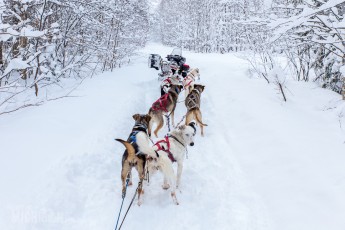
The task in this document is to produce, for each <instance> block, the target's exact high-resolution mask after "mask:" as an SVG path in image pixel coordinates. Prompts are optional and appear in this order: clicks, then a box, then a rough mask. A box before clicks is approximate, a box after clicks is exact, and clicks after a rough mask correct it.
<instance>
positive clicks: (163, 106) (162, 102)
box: [151, 93, 169, 113]
mask: <svg viewBox="0 0 345 230" xmlns="http://www.w3.org/2000/svg"><path fill="white" fill-rule="evenodd" d="M168 97H169V93H166V94H164V95H163V96H161V97H160V98H159V99H158V100H157V101H155V102H154V103H153V104H152V107H151V108H152V109H153V110H154V111H157V110H163V111H164V112H166V113H167V112H168V110H167V106H168Z"/></svg>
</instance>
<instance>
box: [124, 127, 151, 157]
mask: <svg viewBox="0 0 345 230" xmlns="http://www.w3.org/2000/svg"><path fill="white" fill-rule="evenodd" d="M139 132H145V133H146V134H147V126H146V125H144V124H140V123H136V124H135V125H134V127H133V130H132V132H131V133H130V134H129V137H128V140H127V141H128V142H129V143H130V144H131V145H132V146H133V148H134V150H135V155H139V154H141V153H142V152H140V151H139V146H138V144H137V134H138V133H139Z"/></svg>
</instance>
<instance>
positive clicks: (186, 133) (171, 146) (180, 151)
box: [148, 122, 196, 205]
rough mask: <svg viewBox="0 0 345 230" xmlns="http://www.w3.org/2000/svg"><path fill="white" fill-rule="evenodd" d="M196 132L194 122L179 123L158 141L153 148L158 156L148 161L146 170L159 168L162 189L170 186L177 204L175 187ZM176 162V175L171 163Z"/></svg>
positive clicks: (152, 170) (179, 179) (177, 184)
mask: <svg viewBox="0 0 345 230" xmlns="http://www.w3.org/2000/svg"><path fill="white" fill-rule="evenodd" d="M195 133H196V128H195V123H194V122H192V123H190V124H188V125H181V126H179V127H178V128H176V129H174V130H173V131H172V132H171V133H169V134H167V135H166V136H165V138H164V139H162V140H160V141H158V142H157V143H156V144H155V145H154V146H153V148H154V149H155V150H156V151H157V152H158V154H159V158H156V159H155V160H149V161H148V170H149V172H150V173H154V172H155V171H157V170H159V171H161V172H162V173H163V175H164V182H163V186H162V187H163V189H169V188H171V197H172V199H173V202H174V203H175V204H177V205H178V204H179V202H178V200H177V197H176V188H179V186H180V182H181V175H182V169H183V160H184V158H185V152H186V148H187V146H188V145H190V146H193V145H194V136H195ZM174 162H177V176H176V175H175V172H174V169H173V163H174Z"/></svg>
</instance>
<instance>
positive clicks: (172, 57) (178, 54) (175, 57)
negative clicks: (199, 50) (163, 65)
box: [166, 48, 186, 66]
mask: <svg viewBox="0 0 345 230" xmlns="http://www.w3.org/2000/svg"><path fill="white" fill-rule="evenodd" d="M166 58H167V59H168V61H170V62H173V61H174V62H176V63H177V65H178V66H182V65H183V64H184V63H185V62H186V58H185V57H182V49H181V48H175V49H173V51H172V52H171V54H169V55H168V56H167V57H166Z"/></svg>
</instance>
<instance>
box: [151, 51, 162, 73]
mask: <svg viewBox="0 0 345 230" xmlns="http://www.w3.org/2000/svg"><path fill="white" fill-rule="evenodd" d="M161 61H162V58H161V56H160V55H159V54H150V56H149V60H148V64H149V68H155V69H156V70H159V67H160V63H161Z"/></svg>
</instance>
